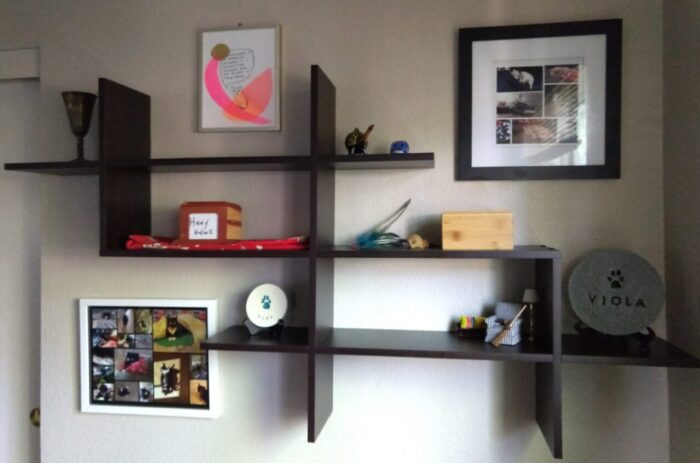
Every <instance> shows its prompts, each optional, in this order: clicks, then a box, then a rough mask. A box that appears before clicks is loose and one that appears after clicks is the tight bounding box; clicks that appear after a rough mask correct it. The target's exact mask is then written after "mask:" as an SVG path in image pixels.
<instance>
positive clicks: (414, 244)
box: [408, 233, 430, 249]
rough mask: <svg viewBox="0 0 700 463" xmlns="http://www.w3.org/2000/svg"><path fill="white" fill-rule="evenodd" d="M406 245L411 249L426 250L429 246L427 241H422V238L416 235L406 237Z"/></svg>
mask: <svg viewBox="0 0 700 463" xmlns="http://www.w3.org/2000/svg"><path fill="white" fill-rule="evenodd" d="M408 244H409V245H410V246H411V249H427V248H428V246H430V244H429V243H428V240H426V239H423V237H422V236H420V235H419V234H417V233H414V234H412V235H411V236H409V237H408Z"/></svg>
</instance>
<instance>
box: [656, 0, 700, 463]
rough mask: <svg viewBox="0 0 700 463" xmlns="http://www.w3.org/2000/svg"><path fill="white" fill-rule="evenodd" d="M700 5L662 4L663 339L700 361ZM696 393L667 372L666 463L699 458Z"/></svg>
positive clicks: (686, 376)
mask: <svg viewBox="0 0 700 463" xmlns="http://www.w3.org/2000/svg"><path fill="white" fill-rule="evenodd" d="M698 24H700V3H698V2H696V1H692V0H690V1H685V0H683V1H676V2H666V3H665V4H664V192H665V204H664V209H665V216H666V231H665V235H666V280H667V282H668V291H667V294H668V297H667V303H668V310H667V313H668V328H669V338H670V339H671V341H673V342H674V343H675V344H677V345H678V346H679V347H682V348H683V349H685V350H687V351H688V352H690V353H692V354H694V355H695V356H696V357H697V356H700V344H698V341H697V333H698V331H699V330H700V313H699V312H698V305H699V304H700V289H699V288H698V279H700V247H699V246H700V208H699V207H698V204H697V198H698V196H700V182H698V171H699V170H700V159H698V144H699V143H700V136H699V135H698V125H700V89H699V88H698V86H697V82H696V79H695V76H697V75H698V73H700V31H698ZM699 388H700V371H697V370H693V371H678V370H672V371H671V372H670V373H669V391H668V393H669V403H670V434H671V461H672V462H674V463H686V462H687V463H690V462H695V461H697V460H698V458H699V457H700V440H699V439H698V435H700V406H699V405H698V404H697V403H688V402H687V397H689V394H697V391H698V389H699Z"/></svg>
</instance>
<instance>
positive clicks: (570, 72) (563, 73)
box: [544, 64, 578, 84]
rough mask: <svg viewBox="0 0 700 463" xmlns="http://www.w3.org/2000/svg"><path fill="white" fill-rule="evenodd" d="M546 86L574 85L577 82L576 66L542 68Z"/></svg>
mask: <svg viewBox="0 0 700 463" xmlns="http://www.w3.org/2000/svg"><path fill="white" fill-rule="evenodd" d="M544 76H545V77H544V82H545V83H546V84H575V83H577V82H578V64H557V65H555V66H545V67H544Z"/></svg>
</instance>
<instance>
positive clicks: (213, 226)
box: [178, 201, 243, 243]
mask: <svg viewBox="0 0 700 463" xmlns="http://www.w3.org/2000/svg"><path fill="white" fill-rule="evenodd" d="M242 212H243V211H242V210H241V206H239V205H238V204H235V203H229V202H225V201H207V202H186V203H182V205H181V206H180V235H179V239H178V241H180V242H182V241H185V242H200V241H206V242H207V243H212V242H227V241H231V240H240V239H243V223H242V217H243V216H242Z"/></svg>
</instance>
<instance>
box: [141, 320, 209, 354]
mask: <svg viewBox="0 0 700 463" xmlns="http://www.w3.org/2000/svg"><path fill="white" fill-rule="evenodd" d="M206 331H207V321H206V312H203V311H193V310H154V311H153V350H154V351H156V352H182V353H201V352H202V350H201V348H200V343H201V342H202V341H203V340H204V339H205V338H206Z"/></svg>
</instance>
